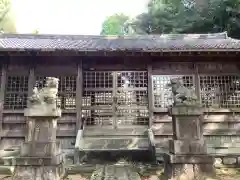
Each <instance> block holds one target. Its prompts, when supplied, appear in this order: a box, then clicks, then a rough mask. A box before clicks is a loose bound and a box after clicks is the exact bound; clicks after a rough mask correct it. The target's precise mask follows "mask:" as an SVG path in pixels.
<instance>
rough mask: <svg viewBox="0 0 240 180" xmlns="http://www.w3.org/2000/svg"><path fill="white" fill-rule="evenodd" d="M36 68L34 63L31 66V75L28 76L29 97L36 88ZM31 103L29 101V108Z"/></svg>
mask: <svg viewBox="0 0 240 180" xmlns="http://www.w3.org/2000/svg"><path fill="white" fill-rule="evenodd" d="M35 81H36V79H35V67H34V65H33V63H31V64H30V69H29V75H28V97H30V96H31V95H32V93H33V88H34V86H35ZM28 104H29V102H28V101H27V107H28Z"/></svg>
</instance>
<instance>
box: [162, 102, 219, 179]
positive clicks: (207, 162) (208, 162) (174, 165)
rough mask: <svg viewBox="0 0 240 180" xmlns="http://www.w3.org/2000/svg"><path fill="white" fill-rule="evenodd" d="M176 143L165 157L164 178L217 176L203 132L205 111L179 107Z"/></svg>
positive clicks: (174, 111)
mask: <svg viewBox="0 0 240 180" xmlns="http://www.w3.org/2000/svg"><path fill="white" fill-rule="evenodd" d="M170 113H171V115H172V120H173V139H172V140H170V141H169V153H166V154H165V155H164V177H165V179H171V180H175V179H176V180H186V179H187V180H195V179H204V177H207V176H208V177H209V176H214V174H215V170H214V165H213V164H214V158H213V157H212V156H210V155H208V154H207V148H206V143H205V141H204V138H203V132H202V117H203V111H202V108H201V106H198V105H194V106H193V105H192V106H187V105H179V106H173V107H172V109H171V112H170Z"/></svg>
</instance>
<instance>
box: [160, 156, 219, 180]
mask: <svg viewBox="0 0 240 180" xmlns="http://www.w3.org/2000/svg"><path fill="white" fill-rule="evenodd" d="M213 162H214V158H213V157H212V156H208V155H175V154H164V178H165V180H169V179H171V180H186V179H187V180H196V179H199V180H204V177H212V176H214V175H215V168H214V165H213ZM201 178H202V179H201Z"/></svg>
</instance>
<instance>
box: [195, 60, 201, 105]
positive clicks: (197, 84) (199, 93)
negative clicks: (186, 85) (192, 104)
mask: <svg viewBox="0 0 240 180" xmlns="http://www.w3.org/2000/svg"><path fill="white" fill-rule="evenodd" d="M194 83H195V86H196V87H195V90H196V95H197V97H198V100H199V101H201V90H200V80H199V72H198V66H197V63H194Z"/></svg>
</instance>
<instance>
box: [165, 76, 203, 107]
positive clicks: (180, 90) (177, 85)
mask: <svg viewBox="0 0 240 180" xmlns="http://www.w3.org/2000/svg"><path fill="white" fill-rule="evenodd" d="M169 86H170V87H171V88H172V93H173V105H197V104H199V102H198V98H197V96H196V94H195V91H194V89H189V88H187V87H185V86H184V83H183V80H182V79H181V78H174V79H171V81H170V84H169Z"/></svg>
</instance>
